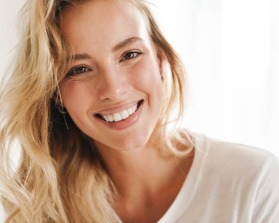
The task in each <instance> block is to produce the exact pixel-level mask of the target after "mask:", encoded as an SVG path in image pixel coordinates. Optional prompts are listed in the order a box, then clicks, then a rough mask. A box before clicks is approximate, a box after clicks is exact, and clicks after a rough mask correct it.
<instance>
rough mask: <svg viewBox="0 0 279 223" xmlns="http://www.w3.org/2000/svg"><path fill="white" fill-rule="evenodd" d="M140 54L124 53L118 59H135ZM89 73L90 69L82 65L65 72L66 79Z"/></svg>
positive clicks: (122, 60)
mask: <svg viewBox="0 0 279 223" xmlns="http://www.w3.org/2000/svg"><path fill="white" fill-rule="evenodd" d="M142 54H143V53H142V52H139V51H129V52H126V53H124V55H123V56H122V58H121V59H120V62H124V61H127V60H133V59H136V58H137V57H139V56H141V55H142ZM131 56H132V57H131ZM89 71H92V69H90V68H89V67H87V66H84V65H80V66H76V67H73V68H71V69H70V70H69V71H68V72H67V74H66V77H72V76H78V75H81V74H83V73H86V72H89Z"/></svg>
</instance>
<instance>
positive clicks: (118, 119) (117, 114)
mask: <svg viewBox="0 0 279 223" xmlns="http://www.w3.org/2000/svg"><path fill="white" fill-rule="evenodd" d="M112 116H113V120H114V121H115V122H118V121H120V120H122V117H121V115H120V114H119V113H114V114H113V115H112Z"/></svg>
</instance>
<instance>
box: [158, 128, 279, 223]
mask: <svg viewBox="0 0 279 223" xmlns="http://www.w3.org/2000/svg"><path fill="white" fill-rule="evenodd" d="M191 135H192V136H193V139H194V142H195V157H194V161H193V164H192V167H191V169H190V172H189V174H188V176H187V179H186V181H185V182H184V184H183V186H182V188H181V190H180V192H179V193H178V195H177V197H176V199H175V200H174V202H173V204H172V205H171V207H170V208H169V209H168V211H167V212H166V213H165V215H164V216H163V217H162V218H161V219H160V220H159V222H158V223H200V222H202V223H279V160H278V158H277V157H275V156H273V155H272V154H270V153H269V152H267V151H264V150H261V149H257V148H252V147H249V146H244V145H239V144H232V143H226V142H220V141H216V140H212V139H208V138H207V137H205V136H201V135H197V134H192V133H191Z"/></svg>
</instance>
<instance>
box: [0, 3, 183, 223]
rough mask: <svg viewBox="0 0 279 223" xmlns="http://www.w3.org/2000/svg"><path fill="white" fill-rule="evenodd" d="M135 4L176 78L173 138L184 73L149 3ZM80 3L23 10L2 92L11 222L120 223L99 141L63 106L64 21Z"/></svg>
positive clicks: (171, 101)
mask: <svg viewBox="0 0 279 223" xmlns="http://www.w3.org/2000/svg"><path fill="white" fill-rule="evenodd" d="M127 1H129V2H131V3H132V5H133V6H134V7H136V8H137V9H138V10H140V11H141V12H142V15H143V16H144V18H145V20H146V25H147V28H148V30H149V33H150V36H151V38H152V40H153V41H154V43H155V44H156V46H157V47H158V49H159V50H161V51H162V52H163V53H164V55H165V56H166V59H167V62H168V64H169V68H170V71H171V72H170V75H169V76H168V75H166V76H164V78H165V79H164V81H163V82H164V84H165V88H166V89H165V91H166V92H168V94H166V99H165V106H164V111H163V113H162V117H161V118H160V120H159V122H158V126H160V127H161V129H162V132H163V134H164V135H167V133H166V129H167V125H168V124H169V123H170V122H171V120H175V121H179V120H180V119H181V117H182V113H183V108H184V96H185V92H184V90H185V87H184V85H185V80H184V72H183V67H182V65H181V63H180V60H179V58H178V56H177V55H176V53H175V51H174V50H173V49H172V47H171V46H170V45H169V43H168V42H167V41H166V39H165V38H164V37H163V35H162V33H161V31H160V30H159V28H158V26H157V24H156V22H155V20H154V18H153V16H152V14H151V12H150V10H149V9H148V8H147V6H146V3H145V2H144V1H143V0H127ZM80 2H82V1H78V0H40V1H38V0H28V1H27V2H26V4H25V6H24V8H23V11H24V16H23V17H22V20H23V21H24V25H23V29H22V30H23V31H22V37H21V41H20V45H19V47H18V54H17V56H16V60H15V64H14V67H15V68H14V70H13V72H12V75H11V77H10V78H9V81H8V83H7V87H5V88H4V89H2V90H1V92H0V103H1V105H0V109H1V110H0V112H1V113H0V115H1V116H0V155H1V156H0V157H1V160H0V171H1V172H0V185H3V186H2V187H1V188H0V194H1V195H2V200H3V204H4V206H5V209H6V211H7V214H8V217H7V220H6V222H36V223H40V222H59V223H60V222H65V223H68V222H120V219H119V218H118V217H117V215H116V214H115V212H114V211H113V209H112V207H111V204H112V202H113V200H114V196H115V194H116V191H115V188H114V185H113V183H112V181H111V179H110V177H109V176H108V174H107V172H106V168H105V165H104V163H103V162H102V159H101V157H100V156H99V154H98V151H97V149H96V148H95V146H94V142H93V140H92V139H90V138H89V137H88V136H86V135H85V134H84V133H83V132H81V131H80V130H79V129H78V128H77V126H76V125H75V123H74V122H73V121H72V120H71V118H70V116H69V115H68V114H62V113H61V112H60V111H59V110H60V108H59V104H58V103H57V101H58V100H57V97H59V90H58V89H59V87H58V86H59V82H60V81H61V79H62V78H63V76H64V71H65V58H66V55H67V47H68V46H67V44H66V43H65V42H64V41H63V39H62V37H61V31H60V28H59V17H60V15H61V11H63V9H64V8H65V7H69V6H74V5H75V4H79V3H80ZM167 83H168V84H167ZM177 108H178V109H177ZM174 110H176V111H177V113H176V115H172V116H171V114H173V113H172V112H173V111H174ZM15 142H18V143H19V145H20V147H17V148H18V151H17V152H20V153H21V155H20V161H19V165H17V166H16V167H15V166H14V165H13V163H12V160H11V159H10V156H11V155H10V154H11V153H10V152H11V150H12V148H14V147H13V145H14V143H15ZM169 145H170V146H169V148H170V150H173V152H174V153H175V152H176V151H175V148H174V147H173V146H171V145H172V144H171V143H170V144H169ZM177 154H178V152H177Z"/></svg>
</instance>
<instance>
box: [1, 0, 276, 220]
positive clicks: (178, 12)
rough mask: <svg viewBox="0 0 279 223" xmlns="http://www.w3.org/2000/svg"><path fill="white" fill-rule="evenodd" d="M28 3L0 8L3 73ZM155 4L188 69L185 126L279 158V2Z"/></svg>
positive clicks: (178, 0) (19, 0)
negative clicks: (19, 11)
mask: <svg viewBox="0 0 279 223" xmlns="http://www.w3.org/2000/svg"><path fill="white" fill-rule="evenodd" d="M23 2H24V1H23V0H10V1H1V2H0V27H1V29H0V61H1V62H0V75H5V70H6V69H9V66H8V64H9V63H12V55H13V48H14V47H15V45H16V43H17V37H18V31H17V28H16V25H17V12H18V10H19V9H20V7H21V6H22V4H23ZM150 2H151V3H152V10H153V11H154V13H155V15H156V17H157V20H158V22H159V24H160V27H161V29H162V30H163V32H164V33H165V35H166V37H167V39H168V40H169V42H170V43H171V44H172V45H173V46H174V48H175V49H176V51H177V52H178V53H179V55H180V56H181V58H182V59H183V61H184V63H185V66H186V69H187V75H188V87H189V95H188V97H187V98H186V99H185V100H187V110H186V111H185V119H184V121H183V126H184V127H185V128H187V129H190V130H192V131H195V132H199V133H204V134H206V135H208V136H210V137H214V138H217V139H221V140H226V141H231V142H238V143H242V144H248V145H252V146H256V147H260V148H263V149H266V150H268V151H270V152H272V153H274V154H275V155H277V156H279V13H278V12H279V1H278V0H210V1H209V0H172V1H167V0H160V1H159V0H150ZM2 84H3V83H1V85H2ZM1 216H3V213H2V211H1V207H0V222H1V219H3V218H1Z"/></svg>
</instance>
